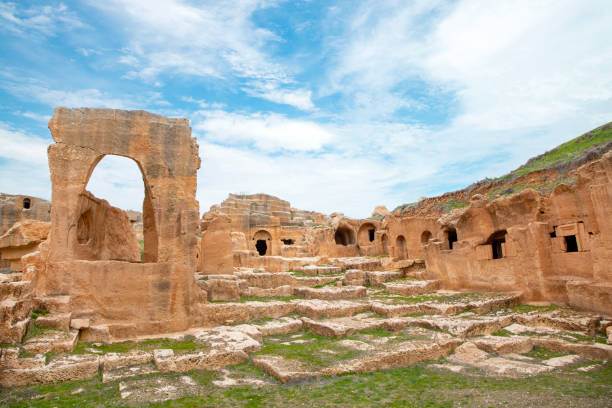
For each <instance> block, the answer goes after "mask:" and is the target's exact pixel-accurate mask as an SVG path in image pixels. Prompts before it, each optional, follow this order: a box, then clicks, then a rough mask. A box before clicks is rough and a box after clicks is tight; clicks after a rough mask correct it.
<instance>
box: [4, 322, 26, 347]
mask: <svg viewBox="0 0 612 408" xmlns="http://www.w3.org/2000/svg"><path fill="white" fill-rule="evenodd" d="M29 324H30V318H29V317H27V318H25V319H23V320H19V321H17V322H14V323H11V322H10V321H2V322H0V343H19V342H21V339H23V336H25V334H26V331H27V330H28V325H29Z"/></svg>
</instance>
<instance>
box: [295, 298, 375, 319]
mask: <svg viewBox="0 0 612 408" xmlns="http://www.w3.org/2000/svg"><path fill="white" fill-rule="evenodd" d="M295 305H296V308H295V311H296V312H298V313H300V314H303V315H304V316H308V317H310V318H311V319H320V318H322V317H340V316H352V315H354V314H356V313H361V312H365V311H366V310H369V309H370V303H369V302H368V303H365V302H364V303H362V302H351V301H348V300H338V301H335V302H332V301H327V300H301V301H297V302H296V303H295Z"/></svg>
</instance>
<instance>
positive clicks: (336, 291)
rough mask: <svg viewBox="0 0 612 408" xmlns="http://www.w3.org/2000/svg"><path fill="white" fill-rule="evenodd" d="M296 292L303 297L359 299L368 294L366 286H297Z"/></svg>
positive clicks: (296, 294)
mask: <svg viewBox="0 0 612 408" xmlns="http://www.w3.org/2000/svg"><path fill="white" fill-rule="evenodd" d="M294 294H295V296H297V297H300V298H303V299H323V300H335V299H358V298H363V297H365V296H366V294H367V290H366V288H365V287H364V286H341V287H332V286H326V287H322V288H295V289H294Z"/></svg>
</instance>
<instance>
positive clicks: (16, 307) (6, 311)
mask: <svg viewBox="0 0 612 408" xmlns="http://www.w3.org/2000/svg"><path fill="white" fill-rule="evenodd" d="M31 312H32V301H31V300H30V299H5V300H3V301H1V302H0V322H2V323H9V324H15V323H17V322H19V321H22V320H24V319H27V318H28V317H30V313H31Z"/></svg>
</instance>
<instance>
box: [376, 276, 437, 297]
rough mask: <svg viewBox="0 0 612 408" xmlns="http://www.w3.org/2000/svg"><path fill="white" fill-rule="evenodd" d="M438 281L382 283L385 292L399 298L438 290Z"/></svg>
mask: <svg viewBox="0 0 612 408" xmlns="http://www.w3.org/2000/svg"><path fill="white" fill-rule="evenodd" d="M440 284H441V283H440V281H439V280H423V281H418V280H414V281H410V280H409V281H405V282H390V283H383V286H384V287H385V289H386V291H387V292H389V293H392V294H395V295H400V296H416V295H422V294H425V293H431V292H434V291H436V290H438V289H440Z"/></svg>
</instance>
